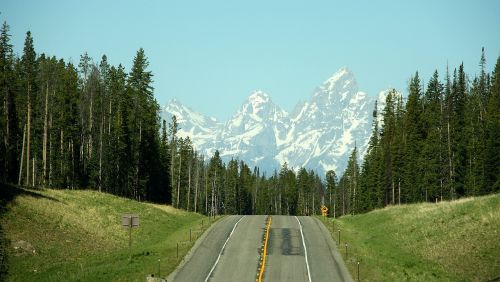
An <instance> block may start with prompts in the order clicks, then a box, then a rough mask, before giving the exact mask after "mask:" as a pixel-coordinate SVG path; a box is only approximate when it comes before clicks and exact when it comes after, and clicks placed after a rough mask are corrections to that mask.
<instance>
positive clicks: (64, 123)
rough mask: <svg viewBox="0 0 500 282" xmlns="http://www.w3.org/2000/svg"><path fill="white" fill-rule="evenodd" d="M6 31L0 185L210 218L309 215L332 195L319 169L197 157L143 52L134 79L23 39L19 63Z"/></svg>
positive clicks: (0, 48)
mask: <svg viewBox="0 0 500 282" xmlns="http://www.w3.org/2000/svg"><path fill="white" fill-rule="evenodd" d="M10 37H11V35H10V34H9V25H8V24H7V23H5V22H4V24H3V26H2V28H1V35H0V100H1V101H2V107H1V108H0V128H1V129H0V134H1V140H2V142H1V146H0V166H1V169H0V181H1V182H4V183H14V184H17V185H21V186H25V187H52V188H60V189H80V188H90V189H96V190H99V191H102V192H107V193H112V194H115V195H119V196H124V197H129V198H132V199H136V200H140V201H152V202H158V203H169V204H172V205H173V206H174V207H177V208H182V209H186V210H189V211H195V212H200V213H204V214H232V213H240V214H257V213H260V214H264V213H276V214H312V213H313V212H314V213H316V210H319V208H318V207H319V203H320V201H321V199H322V197H324V194H325V187H324V185H323V183H322V181H321V177H320V176H319V175H317V174H316V173H314V172H313V171H306V170H305V169H301V170H300V171H299V172H298V173H295V172H294V171H293V170H292V169H289V168H288V167H287V165H286V164H285V165H284V166H283V167H282V169H281V170H280V171H279V172H278V171H276V172H275V173H274V175H272V176H270V177H266V176H265V175H264V174H261V173H260V172H259V169H258V168H253V169H252V168H250V167H248V165H246V164H245V163H244V162H243V161H238V160H231V161H230V162H228V163H227V164H225V163H223V162H222V160H221V158H220V155H219V153H218V152H216V153H215V154H214V155H213V156H211V157H207V156H203V155H201V154H199V153H198V152H197V151H196V150H195V149H194V147H193V145H192V142H191V140H190V139H189V138H180V137H179V136H178V133H177V132H178V130H179V127H178V123H177V119H176V117H175V116H174V117H172V120H171V121H170V122H169V123H168V124H167V121H165V120H163V121H162V120H160V114H159V105H158V103H157V101H156V100H155V98H154V95H153V91H154V89H153V87H152V82H153V74H152V73H151V71H149V70H148V66H149V62H148V59H147V57H146V55H145V52H144V50H143V49H142V48H141V49H139V50H138V51H137V53H136V55H135V57H134V59H133V65H132V68H131V70H130V71H128V72H127V71H126V70H125V68H124V67H123V66H122V65H118V66H111V65H110V64H109V63H108V59H107V57H106V55H104V56H102V58H101V60H100V61H99V62H98V63H96V62H94V61H93V59H92V58H90V57H89V55H88V54H87V53H85V54H83V55H82V56H81V57H80V60H79V63H78V65H77V66H76V65H74V64H73V63H71V62H65V61H64V60H63V59H58V58H56V57H55V56H49V55H46V54H37V53H36V51H35V48H34V43H33V41H34V40H33V37H32V34H31V33H30V32H29V31H28V32H27V33H26V37H25V42H24V49H23V53H22V56H21V57H17V56H15V55H14V53H13V46H12V44H11V43H10Z"/></svg>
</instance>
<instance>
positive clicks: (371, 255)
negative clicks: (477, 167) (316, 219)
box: [329, 194, 500, 281]
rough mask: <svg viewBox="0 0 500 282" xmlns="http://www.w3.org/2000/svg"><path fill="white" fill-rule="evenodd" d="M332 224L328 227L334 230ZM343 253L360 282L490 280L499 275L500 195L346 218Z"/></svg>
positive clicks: (343, 220)
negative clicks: (346, 251)
mask: <svg viewBox="0 0 500 282" xmlns="http://www.w3.org/2000/svg"><path fill="white" fill-rule="evenodd" d="M331 228H332V226H331V225H330V226H329V229H330V230H331ZM334 228H335V232H334V235H333V236H334V237H335V239H338V228H340V230H341V231H340V232H341V235H340V236H341V238H340V239H341V248H340V250H341V254H342V256H343V257H344V259H345V256H346V255H345V243H348V255H347V265H348V267H349V269H350V271H351V273H352V275H353V277H354V278H356V273H357V261H360V276H361V277H360V278H361V280H362V281H488V280H490V279H494V278H497V279H499V277H500V195H499V194H497V195H491V196H485V197H477V198H466V199H461V200H458V201H452V202H441V203H438V204H430V203H425V204H412V205H402V206H393V207H387V208H385V209H381V210H375V211H372V212H370V213H367V214H362V215H355V216H344V217H341V218H339V219H337V220H335V223H334Z"/></svg>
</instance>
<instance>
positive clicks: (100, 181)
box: [99, 115, 104, 192]
mask: <svg viewBox="0 0 500 282" xmlns="http://www.w3.org/2000/svg"><path fill="white" fill-rule="evenodd" d="M103 128H104V115H103V117H102V119H101V130H100V131H101V133H100V136H99V192H101V189H102V134H103Z"/></svg>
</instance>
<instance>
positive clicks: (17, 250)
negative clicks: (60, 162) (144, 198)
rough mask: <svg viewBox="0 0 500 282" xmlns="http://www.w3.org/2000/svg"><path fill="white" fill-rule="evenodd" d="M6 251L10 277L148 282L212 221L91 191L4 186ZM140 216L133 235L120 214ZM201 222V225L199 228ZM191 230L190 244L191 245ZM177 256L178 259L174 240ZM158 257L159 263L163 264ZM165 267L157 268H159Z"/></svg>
mask: <svg viewBox="0 0 500 282" xmlns="http://www.w3.org/2000/svg"><path fill="white" fill-rule="evenodd" d="M1 190H2V193H1V196H0V198H1V206H2V213H1V218H0V223H1V227H2V229H3V231H4V234H3V238H2V248H5V250H6V253H7V261H6V262H7V263H6V264H5V263H4V264H3V265H4V266H7V267H8V269H7V271H8V275H7V276H6V277H5V276H4V277H3V278H7V280H9V281H27V280H35V281H76V280H79V281H111V280H113V281H144V279H145V277H146V276H147V275H149V274H154V275H155V276H156V277H157V276H158V274H160V275H161V276H162V277H165V276H166V275H167V274H168V273H170V272H172V271H173V270H174V269H175V267H176V266H177V265H178V264H179V262H180V260H181V258H182V257H183V256H184V255H185V254H186V253H187V251H188V250H189V249H190V248H191V246H192V244H193V243H194V241H195V238H197V237H199V235H200V234H201V233H202V230H204V229H206V227H207V225H208V218H207V217H204V216H202V215H199V214H195V213H189V212H185V211H182V210H178V209H174V208H172V207H170V206H162V205H155V204H150V203H140V202H137V201H134V200H130V199H125V198H120V197H117V196H113V195H110V194H105V193H99V192H96V191H89V190H51V189H42V190H26V189H20V188H15V187H12V186H5V185H4V186H3V187H2V189H1ZM125 213H135V214H138V215H139V216H140V226H139V227H138V228H133V229H132V248H131V256H132V259H131V260H129V256H130V255H129V248H128V242H129V232H128V229H127V228H125V227H122V226H121V216H122V214H125ZM202 221H203V224H204V228H202V226H201V225H202ZM190 229H191V230H192V236H193V240H192V242H193V243H190V242H189V232H190ZM178 242H182V243H181V244H180V245H179V257H177V243H178ZM158 259H160V264H158ZM159 267H160V273H158V270H159Z"/></svg>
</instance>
